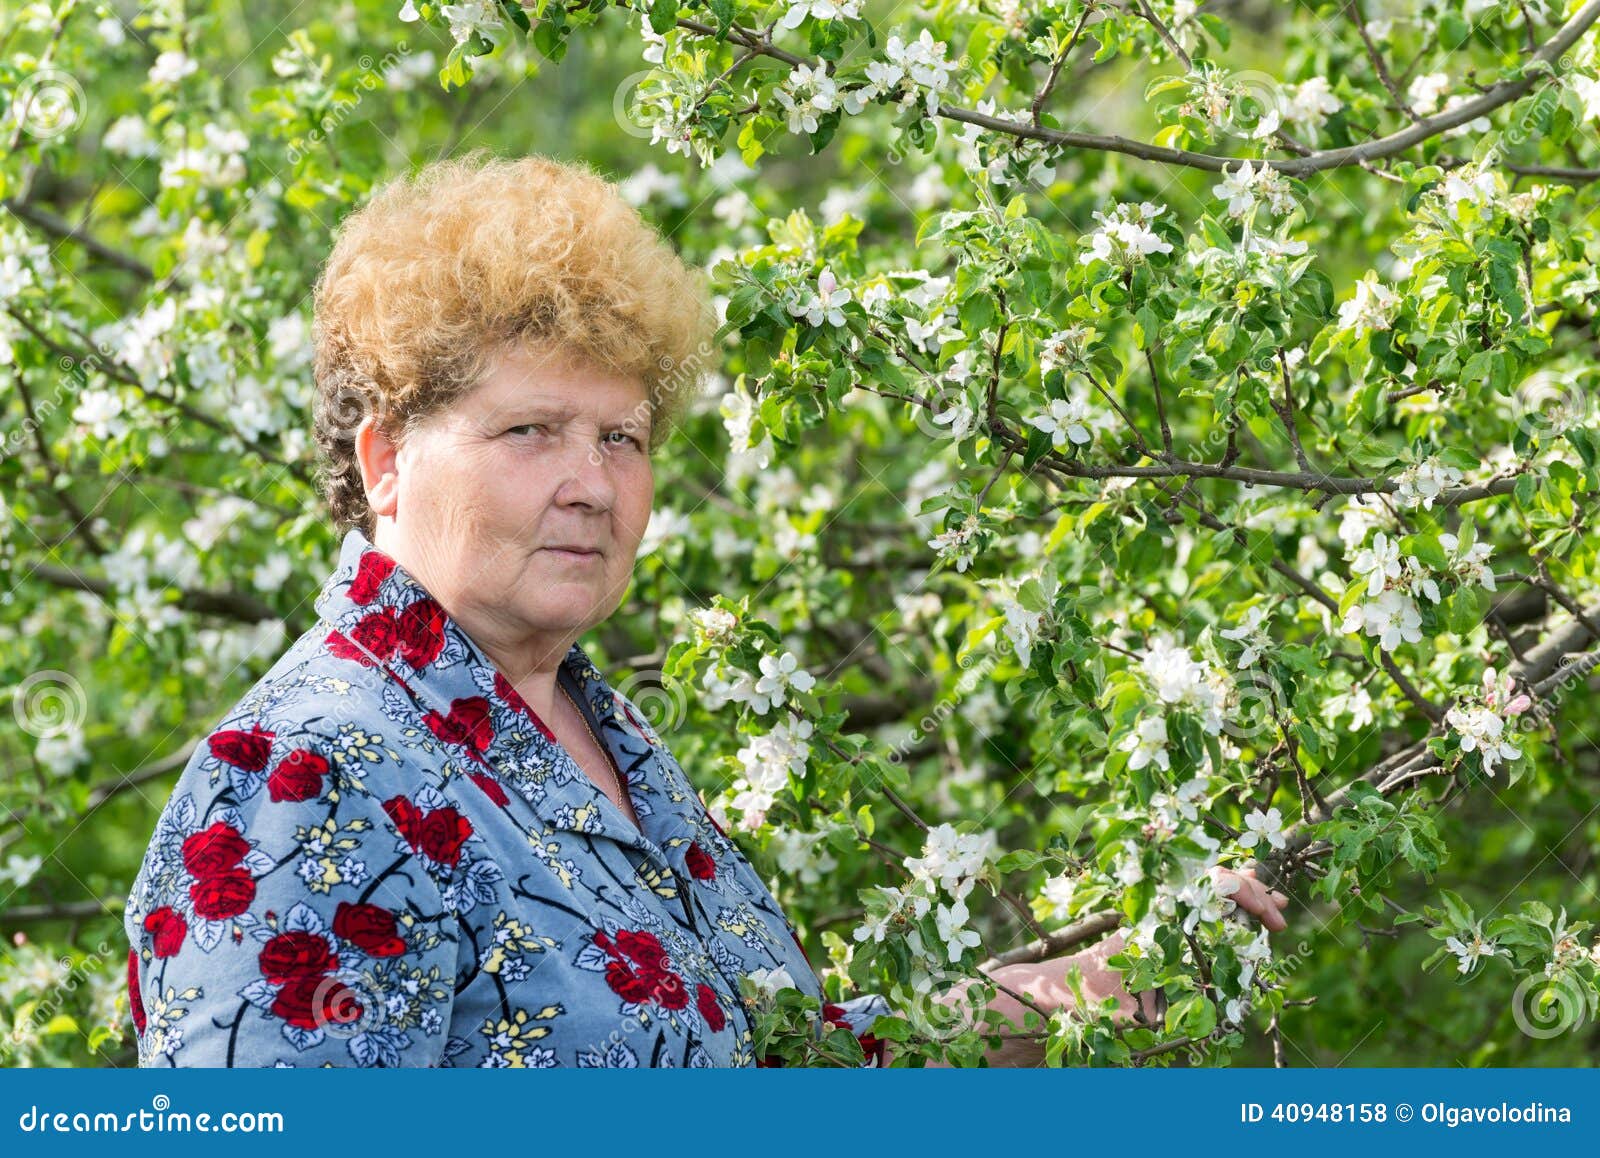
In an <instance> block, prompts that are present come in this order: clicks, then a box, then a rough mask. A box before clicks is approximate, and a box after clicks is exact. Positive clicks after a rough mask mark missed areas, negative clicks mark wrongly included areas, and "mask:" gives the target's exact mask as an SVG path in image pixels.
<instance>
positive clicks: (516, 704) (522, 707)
mask: <svg viewBox="0 0 1600 1158" xmlns="http://www.w3.org/2000/svg"><path fill="white" fill-rule="evenodd" d="M494 694H495V695H497V696H499V697H500V698H501V699H502V700H504V701H505V702H506V703H507V704H508V705H509V706H510V707H511V710H512V711H516V712H521V713H522V714H523V715H524V716H527V717H528V719H530V720H532V721H533V726H534V727H535V728H537V729H538V730H539V734H540V735H541V736H543V737H544V738H545V739H546V740H551V741H554V740H555V738H556V734H555V733H554V732H552V731H551V730H550V729H549V728H548V727H547V726H546V725H545V722H544V721H543V720H541V719H540V718H539V716H538V714H537V713H536V712H535V711H534V710H533V709H532V708H530V707H529V706H528V701H527V700H525V699H523V698H522V693H520V692H518V691H517V689H516V688H514V687H512V686H511V681H510V680H508V679H506V677H505V676H503V675H502V674H500V672H498V671H496V672H495V673H494Z"/></svg>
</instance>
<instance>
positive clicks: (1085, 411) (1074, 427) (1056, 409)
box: [1023, 398, 1106, 450]
mask: <svg viewBox="0 0 1600 1158" xmlns="http://www.w3.org/2000/svg"><path fill="white" fill-rule="evenodd" d="M1023 421H1025V422H1026V423H1027V424H1028V425H1029V426H1032V427H1034V428H1035V429H1037V430H1042V431H1044V432H1045V433H1046V434H1048V435H1049V436H1050V444H1051V446H1053V447H1054V448H1055V449H1056V450H1065V449H1066V446H1067V444H1068V443H1069V442H1070V443H1072V444H1074V445H1076V446H1084V445H1086V444H1088V443H1089V442H1091V441H1093V439H1094V431H1096V430H1099V429H1103V428H1104V427H1105V425H1106V423H1105V419H1104V417H1103V416H1102V415H1099V414H1097V413H1095V411H1094V410H1093V409H1092V408H1091V407H1090V406H1089V404H1088V403H1086V402H1084V401H1083V400H1082V399H1077V398H1071V399H1066V398H1052V399H1050V403H1049V405H1048V406H1047V407H1046V408H1045V412H1044V413H1043V414H1042V415H1038V416H1036V417H1034V418H1027V419H1024V420H1023Z"/></svg>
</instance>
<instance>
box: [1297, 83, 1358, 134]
mask: <svg viewBox="0 0 1600 1158" xmlns="http://www.w3.org/2000/svg"><path fill="white" fill-rule="evenodd" d="M1343 107H1344V105H1343V102H1341V101H1340V100H1339V98H1338V97H1336V96H1334V95H1333V93H1332V91H1331V90H1330V89H1329V88H1328V78H1327V77H1324V76H1314V77H1312V78H1311V79H1310V80H1307V81H1304V82H1303V83H1301V84H1299V85H1297V86H1295V88H1294V89H1293V90H1292V91H1290V92H1288V93H1287V95H1286V99H1285V101H1284V108H1283V119H1284V120H1286V121H1289V122H1290V123H1292V124H1295V125H1301V126H1304V127H1305V128H1307V129H1311V130H1313V131H1315V130H1317V129H1320V128H1321V127H1322V126H1323V124H1324V123H1326V121H1327V119H1328V118H1329V117H1330V116H1332V115H1333V114H1334V113H1336V112H1338V111H1339V110H1340V109H1341V108H1343Z"/></svg>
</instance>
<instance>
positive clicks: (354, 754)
mask: <svg viewBox="0 0 1600 1158" xmlns="http://www.w3.org/2000/svg"><path fill="white" fill-rule="evenodd" d="M316 609H317V612H318V615H319V621H318V623H317V624H316V626H315V627H313V628H312V629H311V630H310V631H308V632H307V633H306V634H305V635H303V636H302V637H301V638H300V639H298V640H297V641H296V642H295V643H294V644H293V645H292V646H291V647H290V649H289V650H288V651H287V652H286V653H285V654H284V655H283V656H282V657H281V658H280V659H279V660H278V662H277V663H276V664H275V665H274V666H273V667H272V669H271V670H270V671H269V672H267V673H266V675H264V676H263V677H262V678H261V680H260V681H259V682H258V683H257V684H256V685H255V686H254V687H253V688H252V689H251V690H250V691H249V692H248V693H247V694H246V695H245V696H244V698H243V699H241V700H240V701H239V703H238V704H236V705H235V706H234V708H233V709H232V711H230V712H229V713H228V715H227V716H226V717H225V718H224V719H223V720H222V721H221V723H220V724H219V726H218V727H217V728H216V729H215V730H214V731H212V732H211V733H210V735H208V736H207V737H206V738H205V740H204V741H203V742H201V743H200V744H199V745H198V746H197V747H196V749H195V752H194V755H193V756H192V757H191V758H190V760H189V762H188V764H187V766H186V767H185V768H184V770H183V773H182V774H181V776H180V777H179V780H178V783H177V785H176V787H175V788H174V789H173V793H172V796H171V797H170V798H169V799H168V801H167V803H166V805H165V807H164V808H163V810H162V813H161V816H160V818H159V820H158V822H157V825H156V830H155V834H154V836H153V837H152V839H151V841H150V845H149V848H148V850H147V851H146V854H145V857H144V861H143V863H142V864H141V866H140V869H139V872H138V875H137V877H136V879H135V880H134V883H133V887H132V890H131V893H130V895H129V897H128V905H127V909H126V912H125V915H124V926H125V928H126V931H127V934H128V938H129V942H130V944H131V946H132V947H131V948H130V950H129V953H128V988H129V999H130V1006H131V1014H132V1018H133V1023H134V1028H135V1030H136V1031H137V1038H138V1050H139V1064H140V1065H141V1066H174V1067H176V1066H323V1065H356V1066H750V1065H763V1064H777V1063H776V1061H775V1060H772V1061H769V1059H767V1058H764V1057H758V1056H756V1055H755V1053H754V1048H753V1036H752V1020H751V1012H750V1011H749V1010H748V1009H747V1008H746V1006H745V1004H744V1002H743V1001H742V1000H741V997H740V991H739V977H740V976H741V975H745V974H751V973H758V971H765V972H760V973H758V978H760V979H763V980H768V981H769V982H770V979H772V978H782V977H783V974H785V973H786V974H787V977H788V979H790V980H788V981H781V980H780V981H779V982H778V983H780V984H782V983H792V984H793V985H794V986H795V987H796V988H799V989H801V990H802V991H803V992H806V993H808V994H810V995H811V996H814V997H817V998H819V999H820V998H821V997H822V990H821V984H820V981H819V979H818V978H817V976H816V974H815V973H814V972H813V970H812V968H811V966H810V964H809V963H808V961H807V958H806V954H805V949H804V947H803V946H802V945H801V944H800V941H799V938H798V937H797V936H796V934H795V929H794V926H793V924H792V923H791V922H790V921H789V919H788V917H787V916H786V915H785V914H784V913H783V911H782V910H781V909H780V908H779V906H778V904H777V902H776V901H775V900H774V899H773V897H772V894H771V893H770V892H769V891H768V889H767V887H766V885H765V884H764V883H763V882H762V880H761V878H760V877H759V875H758V874H757V873H756V872H755V870H754V868H753V867H752V866H751V864H750V862H749V860H748V859H746V857H745V856H744V855H743V853H742V852H741V851H740V850H739V848H738V846H737V845H735V844H734V842H733V841H732V840H731V839H729V837H728V836H727V835H726V833H725V832H724V831H723V829H722V828H721V826H720V825H718V824H717V823H716V821H715V820H714V819H712V817H711V816H710V814H709V813H708V812H707V810H706V808H705V806H704V805H703V804H702V802H701V800H700V799H699V797H698V796H697V794H696V793H695V791H694V789H693V788H692V787H691V785H690V783H689V781H688V778H687V777H686V776H685V775H684V772H683V769H682V768H681V767H679V765H678V763H677V761H676V760H674V759H673V756H672V754H671V753H670V752H669V751H668V750H667V748H666V746H665V745H664V744H663V743H662V741H661V738H660V736H658V735H657V734H656V732H655V731H654V729H652V727H651V726H650V724H649V723H648V722H647V721H646V720H645V718H644V717H643V715H642V714H641V713H640V712H639V711H638V709H637V707H636V706H635V705H634V704H633V703H631V702H630V701H629V700H628V699H627V697H625V696H623V695H622V694H620V693H618V692H616V691H614V690H613V689H612V688H611V687H610V686H609V685H608V684H607V683H606V681H605V679H604V678H603V677H602V676H601V674H600V672H599V671H598V670H596V669H595V667H594V665H593V664H592V663H591V662H590V661H589V658H588V656H587V654H586V653H585V652H584V650H583V649H582V648H581V647H579V646H578V645H576V644H574V645H573V647H572V648H571V649H570V650H569V652H568V653H567V655H566V657H565V658H564V660H563V661H562V668H561V670H560V672H559V674H558V678H559V679H560V680H561V681H562V682H563V684H564V685H565V686H566V687H567V688H568V689H569V690H570V691H571V692H572V693H573V698H574V700H575V701H576V702H578V703H579V704H581V705H582V707H583V710H584V712H585V714H586V715H587V716H588V717H589V723H590V726H591V727H592V728H593V729H594V732H595V734H596V736H597V737H599V738H600V739H601V741H602V742H603V743H604V744H605V745H606V747H607V748H609V749H610V752H611V755H612V756H613V757H614V758H615V760H616V763H617V766H618V767H619V768H620V769H621V770H622V771H623V773H624V775H625V776H626V778H627V781H628V787H629V791H630V794H631V796H632V801H633V806H634V811H635V812H636V813H637V815H638V818H639V827H635V826H634V824H633V823H632V822H631V821H630V820H629V819H628V818H627V817H626V816H624V815H623V813H622V812H621V810H619V809H618V808H617V807H616V805H614V804H613V803H612V802H611V800H610V799H609V798H607V797H606V795H605V794H604V793H603V792H601V791H600V790H599V788H597V787H596V786H595V785H594V783H593V782H592V781H591V780H590V779H589V777H588V776H587V775H586V774H585V773H584V772H583V771H582V769H580V768H579V767H578V765H577V764H576V763H575V762H574V761H573V759H572V758H571V756H570V755H569V754H568V753H567V752H566V750H565V749H564V748H563V747H562V746H561V745H560V744H559V743H558V742H557V741H556V739H555V736H554V735H553V733H551V731H550V730H549V728H548V727H546V726H545V724H544V723H543V722H542V721H541V720H540V719H539V718H538V716H537V715H535V714H534V712H533V711H532V710H531V709H530V708H529V706H528V705H527V704H526V703H525V702H524V701H523V699H522V697H521V696H519V695H518V694H517V692H516V690H515V689H514V688H513V687H512V686H511V684H510V683H509V682H508V681H507V680H506V679H505V677H504V676H503V675H502V674H501V673H500V672H499V671H497V670H496V669H495V667H494V665H493V663H492V662H491V661H490V660H489V659H488V658H487V657H486V656H485V655H484V654H483V653H482V652H481V651H480V650H479V649H478V648H477V646H476V645H475V644H474V643H473V642H472V640H471V639H470V638H468V637H467V635H466V633H465V632H464V631H463V630H462V629H461V628H460V627H459V625H457V624H456V623H455V621H454V620H452V619H451V617H450V616H448V615H447V614H446V613H445V612H444V610H443V608H441V607H440V605H439V604H438V603H437V602H435V600H434V599H433V598H432V597H431V596H430V595H429V594H428V592H427V591H426V590H425V589H424V588H423V587H422V586H421V585H420V584H419V583H418V582H417V581H416V580H415V579H414V578H413V577H411V576H410V575H408V574H407V573H406V572H405V570H404V569H403V568H401V567H399V566H397V565H396V563H395V561H394V560H393V559H391V558H390V557H389V556H387V555H386V554H384V553H383V552H381V551H379V550H378V549H377V548H375V547H374V546H373V545H372V544H371V543H370V542H369V541H368V539H367V538H366V536H365V535H363V534H362V532H360V531H359V530H353V531H350V532H349V533H348V534H347V535H346V537H345V540H344V543H343V546H342V550H341V555H340V560H339V565H338V568H337V569H336V570H335V572H334V573H333V575H332V576H331V577H330V578H329V579H328V581H327V582H326V583H325V584H324V586H323V589H322V591H321V594H320V595H319V596H318V599H317V603H316ZM779 970H782V971H783V973H779V972H778V971H779ZM885 1011H886V1008H885V1005H884V1002H883V999H882V998H881V997H879V996H877V995H872V994H867V995H862V996H859V997H853V998H850V999H848V1000H847V1001H845V1002H843V1003H839V1004H835V1003H831V1002H829V1003H825V1004H824V1006H823V1009H822V1018H821V1019H820V1021H819V1024H818V1025H817V1033H818V1035H819V1037H820V1036H821V1035H822V1034H823V1033H825V1032H826V1031H827V1029H828V1028H830V1027H831V1026H830V1024H829V1023H832V1024H843V1025H845V1026H847V1027H848V1028H850V1030H851V1031H852V1032H853V1033H855V1034H856V1035H857V1037H858V1039H859V1040H860V1041H861V1042H862V1045H863V1047H864V1048H865V1049H866V1051H867V1055H868V1064H869V1065H871V1064H877V1063H878V1062H881V1060H882V1058H883V1052H882V1049H883V1047H882V1043H881V1042H879V1041H878V1040H877V1039H875V1038H874V1037H873V1036H872V1034H871V1033H870V1027H871V1024H872V1021H873V1019H874V1017H875V1016H877V1015H878V1014H879V1013H883V1012H885Z"/></svg>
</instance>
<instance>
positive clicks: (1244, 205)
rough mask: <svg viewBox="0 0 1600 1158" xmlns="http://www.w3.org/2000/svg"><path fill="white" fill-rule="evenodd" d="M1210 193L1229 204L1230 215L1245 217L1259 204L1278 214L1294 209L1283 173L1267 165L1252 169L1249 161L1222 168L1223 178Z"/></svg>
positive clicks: (1292, 196) (1290, 192) (1282, 214)
mask: <svg viewBox="0 0 1600 1158" xmlns="http://www.w3.org/2000/svg"><path fill="white" fill-rule="evenodd" d="M1211 195H1212V196H1213V197H1217V198H1220V199H1222V200H1224V201H1226V202H1227V203H1228V216H1230V217H1247V216H1249V215H1250V213H1251V211H1252V210H1254V209H1255V207H1256V205H1257V204H1262V203H1264V204H1265V205H1266V206H1267V208H1268V209H1269V210H1271V211H1272V213H1273V214H1275V215H1276V216H1279V217H1282V216H1284V215H1285V214H1288V213H1292V212H1293V211H1294V209H1295V199H1294V193H1293V191H1292V190H1291V189H1290V188H1289V182H1288V181H1287V180H1286V179H1285V178H1284V176H1283V174H1281V173H1279V172H1278V171H1277V170H1276V169H1274V168H1273V167H1272V166H1271V165H1267V164H1263V165H1262V166H1261V168H1259V169H1257V168H1254V167H1253V164H1252V163H1251V162H1250V161H1246V162H1244V164H1242V165H1240V166H1238V167H1237V168H1236V169H1234V171H1233V172H1231V173H1230V172H1228V171H1227V169H1223V171H1222V181H1221V182H1220V183H1218V184H1216V185H1214V186H1212V188H1211Z"/></svg>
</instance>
